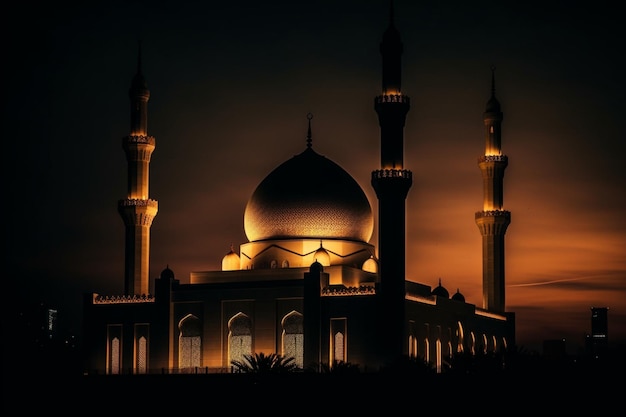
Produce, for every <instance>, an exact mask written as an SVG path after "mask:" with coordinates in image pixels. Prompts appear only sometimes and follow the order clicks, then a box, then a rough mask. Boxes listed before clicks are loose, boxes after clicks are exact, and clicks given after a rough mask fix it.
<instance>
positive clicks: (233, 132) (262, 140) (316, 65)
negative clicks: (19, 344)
mask: <svg viewBox="0 0 626 417" xmlns="http://www.w3.org/2000/svg"><path fill="white" fill-rule="evenodd" d="M394 4H395V23H396V27H397V28H398V30H399V31H400V34H401V36H402V39H403V42H404V55H403V84H402V87H403V88H402V89H403V93H404V94H407V95H409V96H410V97H411V104H412V106H411V110H410V112H409V114H408V115H407V122H406V127H405V158H404V162H405V167H406V168H407V169H410V170H412V171H413V179H414V180H413V187H412V188H411V190H410V192H409V196H408V198H407V274H408V277H407V278H408V279H410V280H412V281H417V282H421V283H424V284H427V285H430V286H433V287H434V286H436V285H437V283H438V280H439V278H441V280H442V284H443V285H444V286H445V287H447V288H448V290H449V291H450V293H453V292H455V291H456V289H457V288H459V290H460V291H461V292H462V293H463V294H464V295H465V297H466V299H467V301H468V302H470V303H474V304H476V305H478V306H481V285H482V284H481V279H482V266H481V255H482V253H481V237H480V233H479V231H478V228H477V227H476V224H475V223H474V212H476V211H479V210H481V209H482V180H481V175H480V170H479V169H478V166H477V157H478V156H480V155H482V154H483V153H484V134H483V121H482V113H483V111H484V110H485V105H486V103H487V100H488V99H489V95H490V88H491V84H490V83H491V66H492V65H495V67H496V95H497V97H498V99H499V101H500V103H501V105H502V110H503V113H504V121H503V125H502V132H503V133H502V150H503V153H504V154H506V155H507V156H508V158H509V166H508V167H507V170H506V174H505V179H504V207H505V209H507V210H509V211H511V217H512V221H511V225H510V226H509V228H508V231H507V234H506V282H507V295H506V296H507V298H506V305H507V310H509V311H515V312H516V314H517V328H518V344H519V345H522V346H526V347H529V348H538V349H540V346H541V345H540V344H541V342H542V341H543V340H544V339H561V338H566V340H567V344H568V347H573V346H575V345H579V344H580V343H582V340H583V339H584V336H585V334H587V333H589V332H590V317H591V312H590V308H591V307H604V306H608V307H609V308H610V310H609V326H610V327H609V337H610V339H611V340H626V220H625V217H624V215H625V214H626V210H625V208H626V192H625V191H626V190H625V188H626V168H625V166H626V164H624V162H623V157H624V155H625V151H626V145H625V143H626V134H625V133H626V129H625V127H624V119H625V115H626V111H625V104H624V100H625V90H626V89H625V83H624V74H626V70H625V65H624V50H625V48H624V46H625V45H624V39H625V38H626V36H625V35H626V34H625V33H624V24H623V13H622V12H621V9H620V8H619V7H618V4H617V3H615V2H603V1H596V2H566V1H548V2H532V1H531V2H516V1H499V2H494V1H408V0H405V1H396V2H395V3H394ZM6 7H7V8H5V13H6V14H5V17H6V18H7V20H8V21H9V24H8V25H6V26H4V27H3V40H4V43H5V45H4V46H5V48H4V49H5V52H4V57H5V60H4V65H3V67H4V69H3V72H4V74H5V75H4V88H3V92H4V94H3V101H4V106H3V109H4V111H3V119H4V123H3V130H4V141H3V144H4V146H5V150H4V152H3V156H4V158H3V159H4V164H3V171H4V175H3V178H4V184H5V192H4V196H5V198H4V201H5V210H4V213H5V215H4V216H5V224H6V225H7V227H6V229H5V230H6V231H7V233H5V234H4V238H5V240H6V244H5V246H4V247H5V248H8V252H7V255H8V256H7V258H8V259H7V264H8V266H9V269H8V274H6V275H5V279H8V280H9V281H10V284H11V285H12V287H10V288H12V289H13V288H14V291H17V292H18V294H17V295H18V296H20V298H21V297H30V296H33V297H37V298H41V299H43V300H45V301H47V302H49V303H51V304H55V305H57V306H59V307H60V308H61V317H62V318H63V317H64V316H63V312H64V311H65V312H67V313H65V318H66V319H67V320H68V321H70V322H72V323H78V322H79V321H80V313H79V311H80V303H81V299H82V294H83V293H84V292H91V291H94V292H99V293H102V294H121V293H122V291H123V263H124V258H123V257H124V249H123V241H124V226H123V222H122V220H121V218H120V216H119V215H118V213H117V201H118V200H119V199H122V198H125V197H126V159H125V154H124V152H123V150H122V147H121V140H122V137H124V136H126V135H128V133H129V129H130V113H129V100H128V88H129V86H130V82H131V79H132V77H133V76H134V74H135V72H136V65H137V55H138V52H137V51H138V41H139V39H141V43H142V67H143V73H144V75H145V78H146V81H147V83H148V87H149V88H150V90H151V93H152V95H151V99H150V102H149V119H148V131H149V134H150V135H153V136H154V137H155V138H156V150H155V152H154V154H153V157H152V162H151V165H150V197H151V198H153V199H156V200H158V201H159V213H158V215H157V217H156V219H155V221H154V223H153V226H152V239H151V247H152V252H151V272H150V275H151V276H152V277H156V276H158V274H159V273H160V271H161V270H162V269H163V268H165V266H166V265H169V266H170V267H171V268H172V269H173V270H174V272H175V273H176V276H177V278H179V279H180V280H181V281H182V282H188V280H189V273H190V272H191V271H197V270H212V269H219V268H220V265H221V259H222V257H223V256H224V254H226V253H227V252H228V250H229V249H230V245H231V244H233V245H235V247H237V246H238V245H239V244H241V243H245V242H246V241H247V239H246V236H245V233H244V230H243V212H244V209H245V205H246V202H247V199H248V198H249V196H250V195H251V194H252V192H253V191H254V189H255V188H256V186H257V185H258V184H259V183H260V182H261V180H262V179H263V178H264V177H265V176H266V175H267V174H268V173H269V172H270V171H271V170H273V169H274V168H275V167H276V166H278V165H279V164H280V163H282V162H283V161H285V160H287V159H289V158H290V157H292V156H293V155H295V154H298V153H300V152H301V151H303V150H304V147H305V146H306V141H305V140H306V128H307V119H306V115H307V113H309V112H311V113H313V115H314V118H313V120H312V128H313V146H314V148H315V149H316V151H317V152H318V153H321V154H323V155H325V156H327V157H328V158H330V159H332V160H333V161H335V162H337V163H338V164H339V165H341V166H342V167H344V168H345V169H346V170H347V171H348V172H349V173H350V174H351V175H352V176H353V177H354V178H355V179H356V180H357V181H358V182H359V183H360V184H361V186H362V187H363V188H364V190H365V192H366V194H367V195H368V197H369V199H370V203H371V204H372V207H373V208H374V211H375V212H376V206H377V200H376V197H375V194H374V193H373V190H372V189H371V186H370V184H369V178H370V173H371V171H372V170H373V169H377V168H378V166H379V154H378V150H379V129H378V119H377V116H376V113H375V111H374V108H373V100H374V97H375V96H376V95H378V94H380V92H381V59H380V55H379V52H378V44H379V42H380V40H381V37H382V34H383V31H384V30H385V29H386V27H387V24H388V9H389V6H388V2H387V1H384V0H378V1H356V0H351V1H330V0H328V1H317V0H314V1H308V2H284V1H266V2H256V1H229V2H206V1H197V2H192V1H185V0H182V1H176V2H159V1H151V2H148V1H127V2H119V1H106V2H103V1H93V2H82V3H80V2H79V3H74V2H55V3H48V2H42V3H40V4H38V3H37V2H15V3H12V4H11V5H10V6H6ZM7 58H8V59H7ZM7 146H8V148H6V147H7ZM371 242H372V243H374V244H377V236H376V234H374V236H373V238H372V241H371Z"/></svg>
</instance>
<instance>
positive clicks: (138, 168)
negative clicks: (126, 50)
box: [118, 44, 158, 295]
mask: <svg viewBox="0 0 626 417" xmlns="http://www.w3.org/2000/svg"><path fill="white" fill-rule="evenodd" d="M128 96H129V98H130V134H129V135H128V136H126V137H124V138H123V139H122V148H123V149H124V152H125V153H126V161H127V164H128V177H127V178H128V181H127V184H128V191H127V196H126V198H125V199H123V200H120V201H119V202H118V212H119V213H120V215H121V216H122V219H123V220H124V225H125V228H126V236H125V249H124V250H125V260H124V264H125V266H124V294H126V295H144V294H146V295H147V294H149V283H150V281H149V279H150V276H149V267H150V227H151V226H152V221H153V219H154V217H155V216H156V214H157V212H158V202H157V201H156V200H152V199H150V198H149V170H150V158H151V156H152V152H153V151H154V149H155V140H154V137H153V136H148V100H149V99H150V90H148V86H147V84H146V81H145V79H144V77H143V74H142V72H141V44H140V45H139V53H138V58H137V73H136V74H135V76H134V77H133V80H132V83H131V86H130V88H129V90H128Z"/></svg>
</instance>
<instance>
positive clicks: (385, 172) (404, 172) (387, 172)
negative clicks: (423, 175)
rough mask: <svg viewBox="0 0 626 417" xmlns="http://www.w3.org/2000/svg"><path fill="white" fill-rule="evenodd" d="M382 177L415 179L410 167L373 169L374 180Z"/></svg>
mask: <svg viewBox="0 0 626 417" xmlns="http://www.w3.org/2000/svg"><path fill="white" fill-rule="evenodd" d="M382 178H406V179H408V180H412V179H413V173H412V172H411V171H409V170H408V169H377V170H375V171H372V180H376V179H382Z"/></svg>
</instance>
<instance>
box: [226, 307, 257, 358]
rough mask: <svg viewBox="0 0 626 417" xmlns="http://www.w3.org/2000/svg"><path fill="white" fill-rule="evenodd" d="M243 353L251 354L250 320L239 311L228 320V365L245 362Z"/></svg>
mask: <svg viewBox="0 0 626 417" xmlns="http://www.w3.org/2000/svg"><path fill="white" fill-rule="evenodd" d="M244 355H252V320H250V317H248V316H247V315H245V314H243V313H241V312H239V313H237V314H235V315H234V316H233V317H232V318H231V319H230V321H229V322H228V365H229V366H230V364H231V363H232V361H239V362H245V359H244Z"/></svg>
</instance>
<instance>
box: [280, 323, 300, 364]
mask: <svg viewBox="0 0 626 417" xmlns="http://www.w3.org/2000/svg"><path fill="white" fill-rule="evenodd" d="M281 324H282V327H283V332H282V356H283V357H284V358H289V357H292V358H294V359H295V360H294V363H295V364H296V365H297V366H298V368H300V369H303V368H304V324H303V318H302V314H300V313H298V312H297V311H292V312H291V313H289V314H287V315H286V316H285V317H284V318H283V320H282V323H281Z"/></svg>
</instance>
